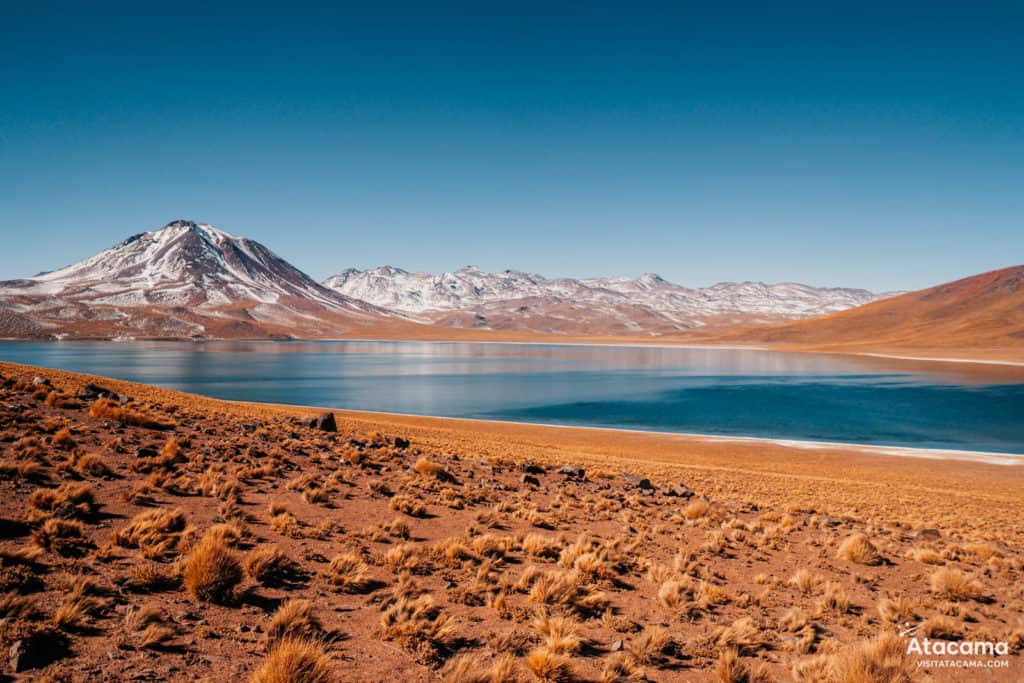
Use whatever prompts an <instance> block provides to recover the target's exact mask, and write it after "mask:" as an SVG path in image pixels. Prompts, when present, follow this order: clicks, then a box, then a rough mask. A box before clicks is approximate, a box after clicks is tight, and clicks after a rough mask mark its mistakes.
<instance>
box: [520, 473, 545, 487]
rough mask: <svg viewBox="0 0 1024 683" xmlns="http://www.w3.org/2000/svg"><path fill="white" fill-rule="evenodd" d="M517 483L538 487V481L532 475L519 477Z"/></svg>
mask: <svg viewBox="0 0 1024 683" xmlns="http://www.w3.org/2000/svg"><path fill="white" fill-rule="evenodd" d="M519 481H520V482H521V483H523V484H529V485H530V486H540V479H538V478H537V477H535V476H533V475H532V474H524V475H523V476H522V477H520V479H519Z"/></svg>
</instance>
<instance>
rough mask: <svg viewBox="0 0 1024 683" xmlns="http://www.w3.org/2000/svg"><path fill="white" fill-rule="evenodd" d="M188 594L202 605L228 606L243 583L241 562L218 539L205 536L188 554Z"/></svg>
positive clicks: (185, 571) (186, 567)
mask: <svg viewBox="0 0 1024 683" xmlns="http://www.w3.org/2000/svg"><path fill="white" fill-rule="evenodd" d="M183 577H184V581H185V588H186V590H188V592H189V594H190V595H191V596H192V597H194V598H195V599H197V600H201V601H203V602H214V603H219V604H225V603H228V602H230V601H231V600H232V598H233V597H234V591H235V587H236V586H237V585H238V584H239V583H240V582H241V580H242V563H241V562H239V561H238V558H237V557H235V555H234V553H232V552H231V550H229V549H228V546H227V545H225V544H224V542H223V541H221V540H220V539H218V538H216V537H205V538H203V539H202V540H201V541H199V544H198V545H196V547H195V548H194V549H193V550H192V552H191V553H190V554H189V556H188V558H187V560H186V562H185V570H184V572H183Z"/></svg>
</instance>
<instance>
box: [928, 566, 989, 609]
mask: <svg viewBox="0 0 1024 683" xmlns="http://www.w3.org/2000/svg"><path fill="white" fill-rule="evenodd" d="M930 583H931V589H932V594H933V595H935V596H936V597H939V598H944V599H946V600H953V601H956V602H959V601H966V600H978V599H979V598H981V596H982V588H981V583H979V582H978V581H977V580H975V579H972V578H970V577H969V576H967V575H966V574H964V573H963V572H962V571H960V570H959V569H953V568H950V567H942V568H940V569H937V570H935V573H933V574H932V576H931V580H930Z"/></svg>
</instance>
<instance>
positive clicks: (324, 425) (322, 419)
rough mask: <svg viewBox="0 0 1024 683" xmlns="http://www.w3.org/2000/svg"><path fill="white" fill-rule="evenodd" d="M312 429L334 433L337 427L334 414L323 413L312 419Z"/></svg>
mask: <svg viewBox="0 0 1024 683" xmlns="http://www.w3.org/2000/svg"><path fill="white" fill-rule="evenodd" d="M312 426H313V427H315V428H316V429H319V430H320V431H321V432H336V431H338V425H337V424H336V423H335V422H334V413H323V414H322V415H318V416H317V417H315V418H313V424H312Z"/></svg>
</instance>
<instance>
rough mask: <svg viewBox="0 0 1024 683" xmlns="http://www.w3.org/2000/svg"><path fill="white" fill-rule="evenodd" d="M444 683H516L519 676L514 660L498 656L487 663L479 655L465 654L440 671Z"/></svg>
mask: <svg viewBox="0 0 1024 683" xmlns="http://www.w3.org/2000/svg"><path fill="white" fill-rule="evenodd" d="M441 675H442V680H443V681H444V683H517V682H518V681H520V680H522V678H521V677H520V675H519V671H518V666H517V664H516V658H515V657H513V656H512V655H510V654H503V655H499V656H498V657H496V658H495V659H494V661H491V662H488V661H487V659H486V658H485V657H482V656H480V655H473V654H466V655H459V656H458V657H455V658H453V659H452V660H451V661H450V662H448V664H447V665H446V666H445V667H444V669H443V670H442V671H441Z"/></svg>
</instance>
